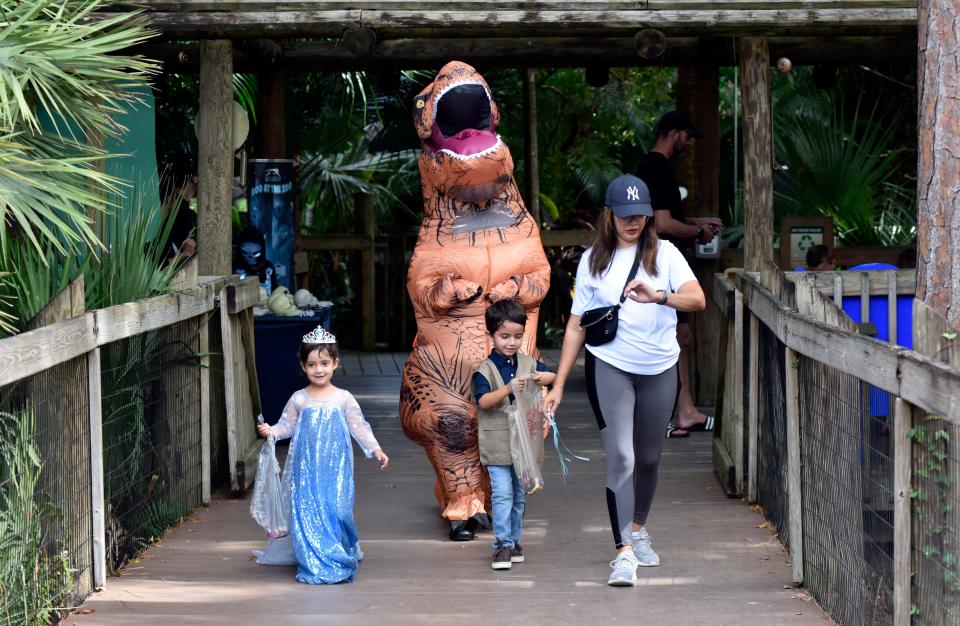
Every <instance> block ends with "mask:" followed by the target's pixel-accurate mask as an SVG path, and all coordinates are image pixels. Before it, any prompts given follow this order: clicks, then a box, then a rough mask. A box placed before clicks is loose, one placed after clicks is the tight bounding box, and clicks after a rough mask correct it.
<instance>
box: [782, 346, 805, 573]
mask: <svg viewBox="0 0 960 626" xmlns="http://www.w3.org/2000/svg"><path fill="white" fill-rule="evenodd" d="M784 354H785V356H786V368H785V372H786V378H787V380H786V383H787V384H786V395H787V397H786V404H787V406H786V409H787V498H788V507H787V510H788V516H789V520H790V561H791V563H792V566H793V567H792V570H793V581H794V582H796V583H802V582H803V495H802V492H801V490H802V489H803V481H802V477H801V474H800V383H799V380H798V379H799V372H800V370H799V366H800V362H799V359H798V358H797V357H798V355H797V353H796V352H794V351H793V350H791V349H790V348H787V349H786V350H784Z"/></svg>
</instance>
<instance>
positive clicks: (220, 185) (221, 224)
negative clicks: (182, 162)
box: [197, 40, 233, 276]
mask: <svg viewBox="0 0 960 626" xmlns="http://www.w3.org/2000/svg"><path fill="white" fill-rule="evenodd" d="M197 126H198V133H197V134H198V153H199V155H198V156H199V163H198V172H197V175H198V179H199V182H198V188H197V192H198V193H197V256H198V258H199V264H200V275H201V276H212V275H224V274H229V273H230V270H231V266H232V263H231V258H230V251H231V219H232V216H231V201H232V196H231V192H232V188H233V145H232V141H233V137H232V135H233V47H232V45H231V42H230V41H229V40H204V41H201V42H200V110H199V112H198V114H197Z"/></svg>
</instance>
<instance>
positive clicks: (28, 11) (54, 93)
mask: <svg viewBox="0 0 960 626" xmlns="http://www.w3.org/2000/svg"><path fill="white" fill-rule="evenodd" d="M103 4H104V2H103V0H32V1H31V2H21V1H20V0H0V14H2V15H3V28H2V29H0V129H6V130H7V131H11V130H14V129H18V128H21V127H24V128H28V129H30V130H32V132H35V133H42V132H43V117H42V115H43V113H46V114H47V115H48V116H49V121H50V123H51V124H52V125H53V126H54V129H55V131H56V132H57V134H59V135H60V136H65V135H66V136H70V137H71V138H73V139H74V140H77V139H78V137H77V136H76V134H77V131H76V130H75V129H79V131H80V132H84V133H86V134H88V135H93V136H101V137H103V136H117V135H118V134H120V133H122V132H123V131H124V128H123V126H122V125H121V124H120V123H118V122H117V121H116V119H117V115H119V114H120V113H122V112H123V105H124V104H125V103H130V102H135V101H136V100H137V98H136V96H135V95H134V94H135V88H137V87H142V86H143V85H144V84H145V81H146V78H147V76H148V75H149V74H150V73H152V72H153V71H154V67H155V65H154V64H153V63H152V62H150V61H147V60H144V59H140V58H137V57H130V56H125V55H122V54H117V53H118V52H121V51H123V50H125V49H127V48H129V47H131V46H134V45H137V44H140V43H143V42H144V41H146V40H147V39H148V38H150V37H151V36H152V34H153V33H152V32H151V31H149V30H147V29H146V28H144V22H143V20H142V19H141V18H139V17H138V13H137V12H134V13H117V14H114V15H112V16H110V17H103V16H102V15H98V16H97V17H96V18H94V17H93V15H92V14H93V12H94V11H96V10H97V9H99V8H102V6H103Z"/></svg>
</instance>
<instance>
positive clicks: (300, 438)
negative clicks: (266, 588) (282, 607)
mask: <svg viewBox="0 0 960 626" xmlns="http://www.w3.org/2000/svg"><path fill="white" fill-rule="evenodd" d="M291 453H292V461H293V463H294V466H293V468H292V471H293V473H292V475H291V478H292V481H291V482H292V485H291V499H290V514H291V525H290V534H291V535H292V537H293V548H294V552H295V553H296V556H297V563H298V567H297V580H298V581H300V582H302V583H307V584H311V585H321V584H330V583H340V582H350V581H352V580H353V576H354V574H355V573H356V571H357V565H358V563H359V558H360V557H361V554H360V549H359V546H358V544H357V527H356V524H355V522H354V519H353V503H354V494H355V492H354V485H353V446H352V443H351V441H350V435H349V432H348V431H347V426H346V422H345V420H344V416H343V415H341V412H340V409H339V408H338V407H309V408H307V409H305V410H304V411H303V412H302V413H301V414H300V419H299V424H298V425H297V432H296V433H295V435H294V439H293V442H292V446H291Z"/></svg>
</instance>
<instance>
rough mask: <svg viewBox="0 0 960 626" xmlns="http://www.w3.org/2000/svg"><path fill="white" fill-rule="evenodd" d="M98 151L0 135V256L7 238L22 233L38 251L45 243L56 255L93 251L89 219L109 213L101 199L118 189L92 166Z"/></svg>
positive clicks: (118, 185) (102, 156)
mask: <svg viewBox="0 0 960 626" xmlns="http://www.w3.org/2000/svg"><path fill="white" fill-rule="evenodd" d="M108 156H109V155H107V154H106V153H104V152H103V151H101V150H96V149H94V148H91V147H89V146H83V145H81V144H76V143H73V142H64V143H59V144H58V143H57V142H55V141H52V140H50V139H47V138H45V137H43V136H36V135H28V134H22V133H9V134H4V135H0V222H2V223H4V224H5V225H6V226H7V227H6V228H4V229H3V231H2V232H0V255H4V256H5V255H6V251H7V249H8V247H9V242H10V236H11V233H16V232H18V233H22V235H23V236H24V237H26V238H27V239H28V240H29V241H30V242H31V243H32V244H33V245H34V246H35V247H36V248H37V250H38V251H42V246H41V244H40V240H41V239H42V240H46V241H49V242H50V243H52V244H53V246H54V247H55V248H56V249H57V250H58V251H60V252H65V251H67V250H68V249H70V248H73V247H76V246H80V247H97V246H98V245H99V244H98V240H97V237H96V234H95V233H94V232H93V226H92V224H93V219H92V218H93V216H95V215H96V214H98V213H102V212H104V211H106V210H107V209H109V208H111V207H112V205H111V203H110V201H109V200H108V199H107V197H106V195H105V193H106V192H112V193H119V191H120V189H121V187H122V186H123V183H122V182H121V181H120V180H119V179H117V178H114V177H112V176H110V175H108V174H105V173H103V172H102V171H100V170H99V169H98V168H97V167H96V165H97V164H98V163H100V162H102V160H103V159H105V158H108Z"/></svg>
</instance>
